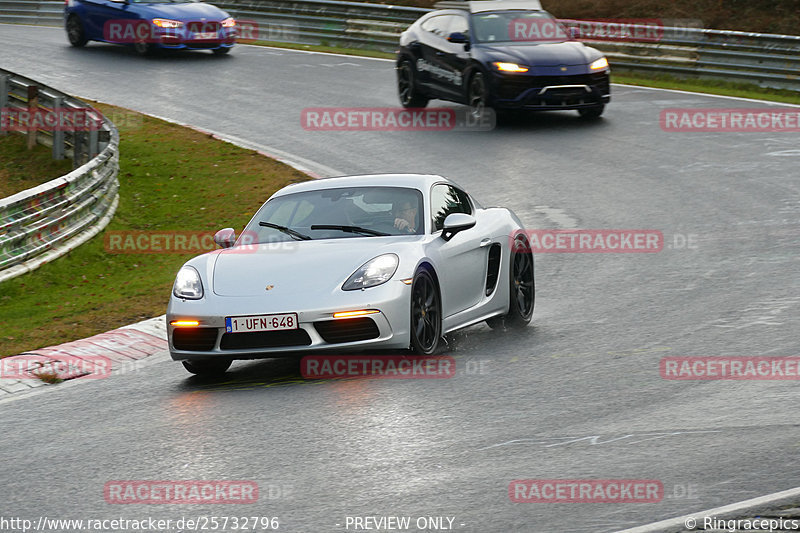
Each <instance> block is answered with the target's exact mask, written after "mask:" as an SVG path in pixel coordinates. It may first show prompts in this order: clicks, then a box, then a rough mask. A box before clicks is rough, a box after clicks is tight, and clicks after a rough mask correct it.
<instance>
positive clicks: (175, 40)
mask: <svg viewBox="0 0 800 533" xmlns="http://www.w3.org/2000/svg"><path fill="white" fill-rule="evenodd" d="M210 24H211V23H207V24H206V26H208V27H202V28H197V29H198V30H209V31H204V32H202V33H204V34H208V35H201V34H200V32H195V31H192V30H191V29H189V27H188V26H191V23H189V24H188V26H187V27H186V28H177V29H161V28H156V29H154V32H153V36H152V40H151V42H152V44H153V45H155V46H156V47H158V48H164V49H168V50H170V49H171V50H214V49H216V48H231V47H233V45H235V44H236V37H237V35H238V32H237V30H236V28H223V27H221V26H219V25H218V24H215V25H214V26H209V25H210ZM210 34H214V35H213V36H211V35H210ZM198 37H203V38H198Z"/></svg>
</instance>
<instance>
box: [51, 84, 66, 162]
mask: <svg viewBox="0 0 800 533" xmlns="http://www.w3.org/2000/svg"><path fill="white" fill-rule="evenodd" d="M53 107H54V108H55V109H56V110H57V111H56V112H57V113H61V112H62V111H61V110H62V109H63V108H64V97H63V96H56V97H55V98H53ZM63 124H64V121H59V125H58V126H56V128H55V129H54V130H53V159H64V143H65V139H64V126H63Z"/></svg>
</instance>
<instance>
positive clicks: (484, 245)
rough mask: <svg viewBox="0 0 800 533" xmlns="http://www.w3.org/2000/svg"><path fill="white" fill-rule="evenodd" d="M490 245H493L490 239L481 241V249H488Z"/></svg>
mask: <svg viewBox="0 0 800 533" xmlns="http://www.w3.org/2000/svg"><path fill="white" fill-rule="evenodd" d="M490 244H492V239H488V238H487V239H483V240H482V241H481V248H486V247H487V246H489V245H490Z"/></svg>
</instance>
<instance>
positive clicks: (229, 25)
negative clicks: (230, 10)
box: [220, 17, 236, 28]
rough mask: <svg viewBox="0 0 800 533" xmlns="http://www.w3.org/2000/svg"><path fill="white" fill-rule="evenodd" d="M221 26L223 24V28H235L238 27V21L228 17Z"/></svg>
mask: <svg viewBox="0 0 800 533" xmlns="http://www.w3.org/2000/svg"><path fill="white" fill-rule="evenodd" d="M220 24H222V27H223V28H234V27H235V26H236V21H235V20H234V19H233V17H228V18H226V19H225V20H223V21H222V22H221V23H220Z"/></svg>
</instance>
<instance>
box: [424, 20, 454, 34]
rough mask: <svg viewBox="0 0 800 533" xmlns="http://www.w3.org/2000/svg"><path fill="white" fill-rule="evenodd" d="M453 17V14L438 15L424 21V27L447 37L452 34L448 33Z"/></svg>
mask: <svg viewBox="0 0 800 533" xmlns="http://www.w3.org/2000/svg"><path fill="white" fill-rule="evenodd" d="M452 18H453V16H452V15H437V16H435V17H431V18H429V19H428V20H426V21H425V22H423V23H422V29H423V30H425V31H429V32H431V33H433V34H434V35H438V36H439V37H441V38H442V39H446V38H447V36H448V35H450V34H449V33H448V28H449V26H450V19H452Z"/></svg>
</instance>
